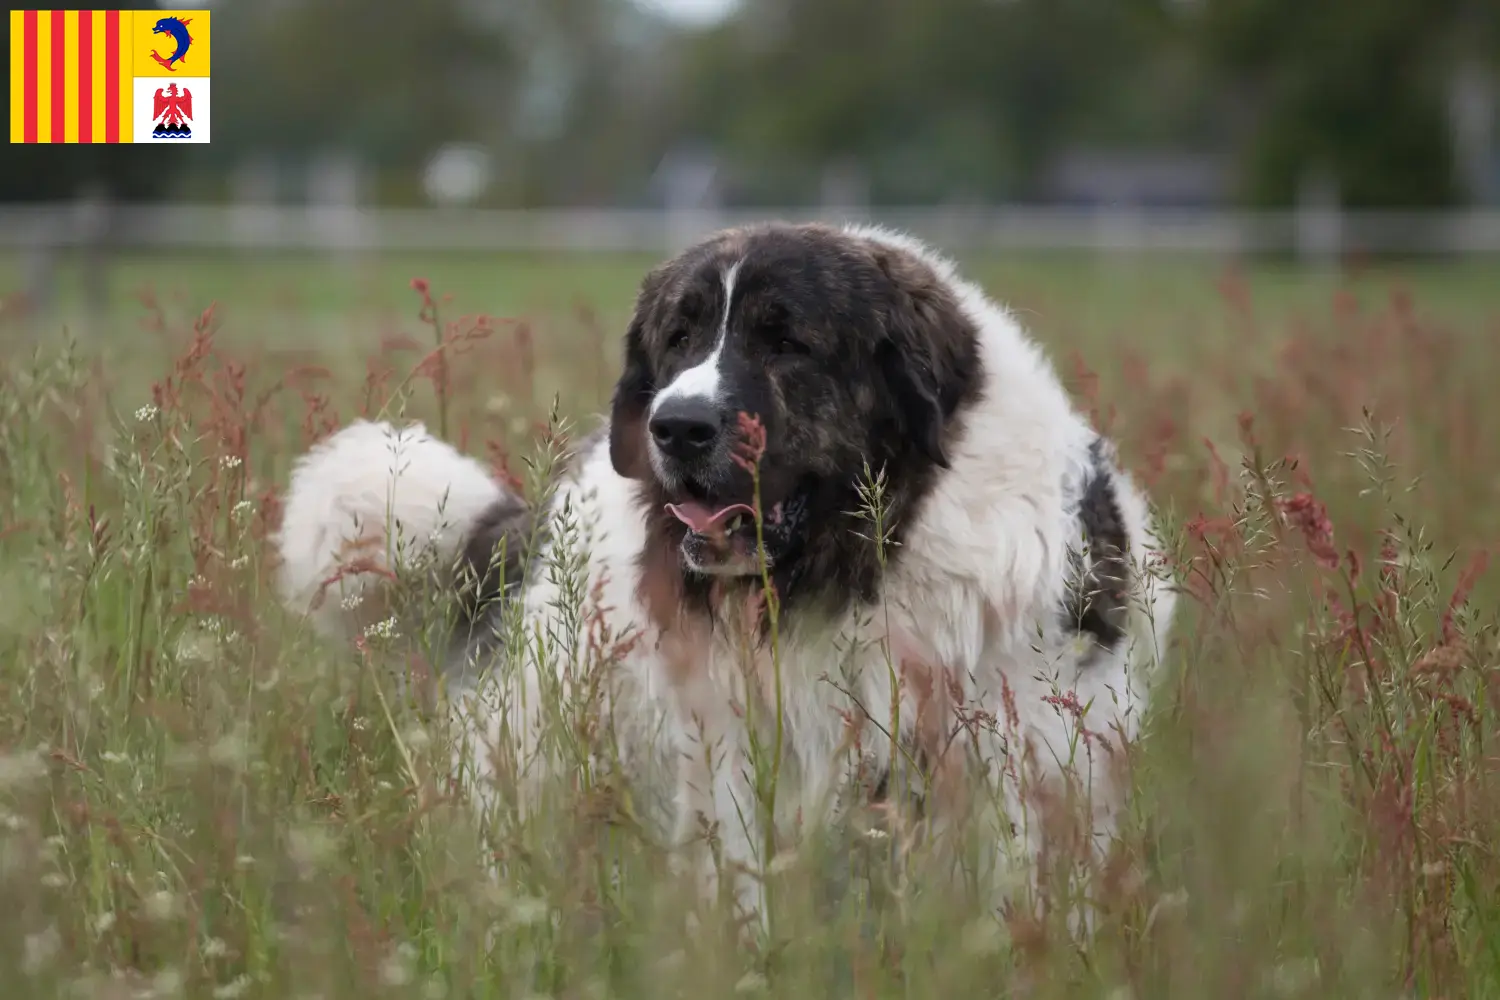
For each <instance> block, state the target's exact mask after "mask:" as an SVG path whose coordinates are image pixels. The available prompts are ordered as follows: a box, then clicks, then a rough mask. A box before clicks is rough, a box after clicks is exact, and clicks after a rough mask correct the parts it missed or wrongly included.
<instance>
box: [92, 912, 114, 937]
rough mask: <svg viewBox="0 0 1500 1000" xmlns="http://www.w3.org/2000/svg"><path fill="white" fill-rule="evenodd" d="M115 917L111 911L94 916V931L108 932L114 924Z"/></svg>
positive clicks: (97, 932)
mask: <svg viewBox="0 0 1500 1000" xmlns="http://www.w3.org/2000/svg"><path fill="white" fill-rule="evenodd" d="M115 919H116V918H115V914H114V912H113V911H106V912H104V913H101V914H99V915H98V916H97V917H95V918H94V933H95V934H108V933H109V931H110V929H111V928H113V927H114V926H115Z"/></svg>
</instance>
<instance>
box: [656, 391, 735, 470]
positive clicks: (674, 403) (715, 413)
mask: <svg viewBox="0 0 1500 1000" xmlns="http://www.w3.org/2000/svg"><path fill="white" fill-rule="evenodd" d="M720 424H721V421H720V417H719V409H718V407H716V406H714V404H713V403H711V402H709V401H708V400H706V399H699V398H694V397H691V396H687V397H682V398H678V399H667V400H663V401H662V404H661V405H660V406H659V407H657V409H656V412H655V413H654V414H652V416H651V438H652V440H654V441H655V442H656V447H658V448H660V449H661V452H662V454H664V455H666V456H667V457H668V458H675V459H678V460H680V461H687V460H689V459H694V458H698V457H699V456H701V455H704V454H706V453H707V452H708V451H709V450H710V449H712V448H713V446H714V443H715V442H716V441H717V440H718V439H719V430H720Z"/></svg>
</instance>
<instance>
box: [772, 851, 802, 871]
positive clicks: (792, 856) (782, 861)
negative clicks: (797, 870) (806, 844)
mask: <svg viewBox="0 0 1500 1000" xmlns="http://www.w3.org/2000/svg"><path fill="white" fill-rule="evenodd" d="M796 864H797V852H796V851H782V852H781V853H780V854H777V855H776V856H775V857H774V858H772V859H771V863H770V864H769V865H766V873H767V874H769V875H780V874H781V873H782V872H784V871H788V870H790V869H791V868H792V867H793V866H795V865H796Z"/></svg>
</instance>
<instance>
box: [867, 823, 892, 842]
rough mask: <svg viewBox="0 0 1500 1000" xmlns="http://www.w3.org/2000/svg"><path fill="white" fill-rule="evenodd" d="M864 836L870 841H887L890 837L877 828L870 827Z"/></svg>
mask: <svg viewBox="0 0 1500 1000" xmlns="http://www.w3.org/2000/svg"><path fill="white" fill-rule="evenodd" d="M865 836H866V837H867V838H869V839H870V840H889V839H890V836H891V835H890V834H889V833H887V832H885V831H884V830H882V829H880V828H879V827H878V826H872V827H870V828H869V829H868V830H866V831H865Z"/></svg>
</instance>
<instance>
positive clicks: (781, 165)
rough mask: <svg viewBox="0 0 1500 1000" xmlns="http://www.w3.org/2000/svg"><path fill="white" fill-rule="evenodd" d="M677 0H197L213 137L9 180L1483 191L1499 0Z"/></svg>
mask: <svg viewBox="0 0 1500 1000" xmlns="http://www.w3.org/2000/svg"><path fill="white" fill-rule="evenodd" d="M675 6H676V5H663V4H662V3H661V0H658V2H657V3H656V4H651V5H647V4H646V3H645V2H644V0H641V2H635V0H421V2H420V3H413V2H410V0H254V2H251V0H218V2H216V3H214V4H212V6H211V9H212V11H213V26H214V28H213V30H214V52H215V65H214V68H213V78H214V101H215V109H214V126H213V127H214V139H213V143H212V144H211V145H210V146H207V147H195V148H193V149H192V151H191V155H187V156H184V155H173V156H171V157H167V156H162V155H159V154H156V155H153V151H151V150H148V149H138V148H132V147H129V146H126V147H121V148H116V149H110V148H107V147H103V146H95V147H89V148H88V150H87V152H86V153H84V152H82V151H80V150H78V149H64V148H63V147H48V146H40V147H22V146H13V147H11V148H10V150H9V152H8V153H7V155H6V156H5V157H4V158H3V160H0V200H5V201H26V200H36V199H53V198H65V197H69V196H71V195H73V194H77V193H79V192H80V191H82V190H85V189H90V188H97V187H98V186H100V185H102V186H103V187H104V188H105V189H106V190H107V191H108V192H110V193H113V194H115V195H116V196H118V197H122V198H128V199H141V198H162V199H167V198H181V197H187V196H192V197H196V198H199V199H205V200H214V199H225V198H230V197H233V196H234V195H235V191H234V187H235V184H236V183H241V184H242V185H248V184H250V183H251V182H249V181H244V180H241V181H236V178H242V179H243V178H246V177H257V176H258V177H260V178H262V180H261V182H260V184H261V188H267V186H268V185H269V189H268V191H266V192H263V194H265V196H267V197H272V198H275V199H276V200H283V201H285V200H292V201H295V200H297V199H298V198H303V197H307V194H306V187H307V182H306V181H305V178H306V176H307V175H308V174H309V172H310V171H311V170H313V166H312V165H313V164H316V163H318V162H324V161H327V160H328V158H330V157H331V158H334V159H338V160H343V161H345V162H352V163H355V164H357V165H358V173H359V176H360V178H361V181H360V185H361V194H360V198H361V200H363V201H369V202H375V203H380V204H390V205H406V204H410V205H419V204H422V203H424V202H425V201H426V200H428V198H429V194H428V193H426V192H427V190H428V188H427V186H426V185H425V184H424V171H425V170H426V169H427V165H428V164H429V163H430V161H431V159H432V157H433V156H434V154H436V153H437V152H438V151H439V150H440V149H442V148H444V147H445V146H449V145H451V144H454V143H464V144H468V145H469V146H470V147H471V148H477V149H479V150H481V151H483V153H484V154H485V159H486V162H487V164H488V166H487V169H486V177H485V181H484V183H483V185H482V190H480V191H478V192H477V193H475V194H474V195H472V196H470V197H467V198H466V199H465V200H467V201H470V202H473V203H477V204H483V205H488V206H495V207H542V206H577V205H611V206H641V207H649V206H656V205H660V204H662V203H663V202H664V201H669V200H670V199H672V198H673V197H682V194H681V192H682V191H683V190H684V189H685V188H691V186H692V185H691V183H689V182H688V181H686V180H684V178H691V177H693V176H701V177H703V178H708V179H706V180H704V181H703V183H704V184H705V185H708V186H709V187H711V188H712V192H711V193H712V197H714V198H716V199H719V200H720V201H722V202H725V203H732V204H738V205H747V206H753V205H777V206H787V205H796V204H807V203H814V202H823V203H826V202H828V201H830V200H834V201H838V200H841V199H842V200H846V201H860V202H863V203H865V204H868V205H872V206H879V205H885V204H929V203H941V202H954V203H964V202H978V201H1011V202H1032V203H1059V202H1061V203H1067V202H1069V201H1080V200H1083V201H1088V200H1090V199H1098V198H1101V197H1105V196H1106V195H1107V193H1108V191H1109V190H1111V188H1110V183H1114V184H1115V188H1117V189H1120V190H1121V191H1123V192H1124V193H1123V194H1121V196H1120V197H1121V198H1125V199H1126V200H1130V199H1135V200H1138V201H1142V202H1145V203H1150V202H1157V203H1162V202H1165V203H1174V202H1175V203H1185V204H1193V203H1199V204H1201V203H1218V204H1238V205H1245V206H1253V207H1275V206H1284V205H1289V204H1292V203H1293V202H1295V200H1296V199H1297V197H1298V192H1299V190H1301V186H1302V185H1304V184H1306V183H1308V182H1309V179H1310V178H1322V179H1323V180H1325V181H1326V182H1329V183H1331V185H1332V186H1333V187H1334V188H1335V189H1336V190H1337V191H1338V197H1339V199H1340V200H1341V202H1342V203H1343V205H1344V206H1345V207H1347V208H1372V207H1373V208H1379V207H1402V208H1408V207H1409V208H1425V207H1440V206H1448V205H1454V204H1465V203H1468V204H1475V203H1494V202H1495V201H1496V200H1497V198H1500V196H1497V190H1500V166H1497V164H1500V157H1497V155H1496V146H1497V140H1496V129H1495V118H1496V113H1495V105H1496V98H1495V95H1496V92H1497V86H1496V81H1497V71H1496V67H1497V66H1500V3H1496V2H1495V0H1316V2H1309V0H1109V2H1100V0H922V2H920V3H913V2H910V0H737V2H733V3H729V4H728V5H727V6H726V8H725V10H724V11H723V12H722V15H721V16H719V17H717V18H711V19H706V20H705V19H696V20H687V19H684V18H683V17H680V16H673V15H672V13H671V10H672V9H674V8H675ZM1466 108H1467V109H1468V110H1467V111H1466V110H1464V109H1466ZM1476 116H1477V119H1476ZM1476 120H1478V121H1479V122H1480V127H1478V131H1477V133H1476V126H1474V124H1473V122H1474V121H1476ZM1465 121H1467V122H1469V123H1470V124H1469V125H1467V126H1465V125H1464V124H1463V122H1465ZM1485 123H1487V124H1485ZM1466 130H1467V131H1466ZM1476 134H1477V137H1478V138H1477V140H1476ZM1476 141H1478V142H1479V144H1480V146H1481V147H1482V148H1480V150H1479V151H1478V153H1477V154H1476V153H1475V149H1474V147H1475V143H1476ZM695 171H696V174H695ZM1101 177H1102V178H1104V179H1103V180H1101V179H1100V178H1101ZM1132 177H1134V178H1136V180H1134V181H1132V180H1131V179H1130V178H1132ZM1110 178H1113V181H1110V180H1109V179H1110ZM1142 178H1144V179H1142ZM1153 178H1154V180H1153ZM674 191H676V192H678V193H677V194H675V195H674V193H673V192H674ZM1101 191H1103V192H1105V194H1101V193H1100V192H1101ZM1115 200H1119V199H1115Z"/></svg>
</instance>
